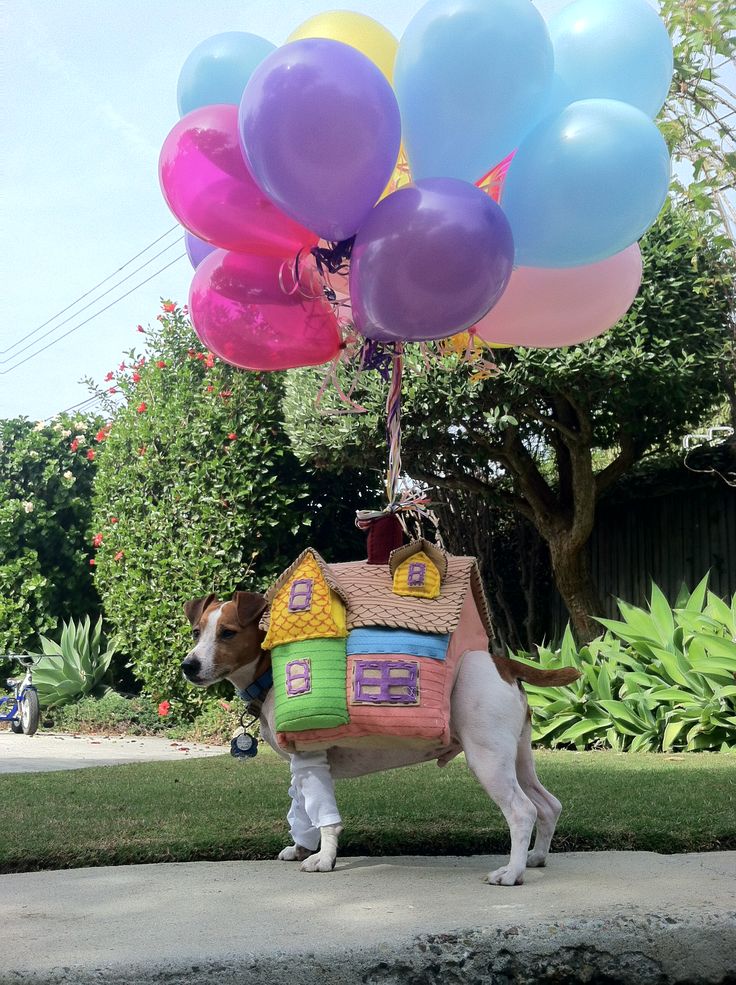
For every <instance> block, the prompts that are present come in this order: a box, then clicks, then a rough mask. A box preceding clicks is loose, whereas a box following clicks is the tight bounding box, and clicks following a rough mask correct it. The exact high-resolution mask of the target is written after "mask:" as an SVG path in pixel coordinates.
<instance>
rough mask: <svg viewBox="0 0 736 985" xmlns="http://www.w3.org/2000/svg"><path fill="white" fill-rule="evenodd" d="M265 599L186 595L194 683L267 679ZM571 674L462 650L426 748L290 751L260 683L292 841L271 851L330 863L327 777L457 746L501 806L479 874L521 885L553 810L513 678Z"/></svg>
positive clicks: (552, 681) (537, 859) (332, 829)
mask: <svg viewBox="0 0 736 985" xmlns="http://www.w3.org/2000/svg"><path fill="white" fill-rule="evenodd" d="M266 608H267V602H266V599H265V598H264V597H263V596H262V595H259V594H257V593H254V592H236V593H235V595H234V596H233V598H232V599H231V600H230V601H226V602H222V601H220V600H218V599H217V598H216V596H215V595H207V596H205V597H202V598H197V599H192V600H191V601H189V602H187V603H186V605H185V606H184V611H185V613H186V616H187V618H188V619H189V622H190V624H191V627H192V636H193V640H194V645H193V647H192V649H191V650H190V652H189V653H188V655H187V657H186V658H185V660H184V661H183V662H182V665H181V667H182V671H183V674H184V676H185V677H186V679H187V680H188V681H189V682H190V683H191V684H194V685H196V686H197V687H209V686H210V685H212V684H215V683H217V682H218V681H222V680H228V681H230V683H231V684H233V685H234V687H235V688H236V689H238V691H240V692H244V691H245V690H246V689H248V688H251V689H252V688H253V686H254V684H255V685H256V686H257V682H258V681H259V680H262V679H263V678H264V675H265V676H266V679H267V675H268V672H269V670H270V666H271V656H270V653H269V652H268V651H267V650H264V649H263V648H262V645H261V644H262V643H263V640H264V638H265V633H264V632H263V630H261V629H259V620H260V618H261V616H262V615H263V613H264V611H265V609H266ZM579 676H580V674H579V672H578V671H577V670H575V669H574V668H570V667H565V668H560V669H559V670H543V669H541V668H536V667H529V666H527V665H525V664H522V663H519V662H518V661H516V660H511V659H508V658H505V657H501V656H498V655H496V654H491V653H489V652H488V651H487V650H477V649H474V650H467V651H465V652H464V653H463V655H462V659H461V662H460V667H459V670H458V674H457V678H456V680H455V684H454V687H453V691H452V698H451V718H450V724H451V735H452V741H451V744H450V745H449V746H444V747H441V748H436V749H430V750H428V751H425V752H421V751H417V750H416V749H408V748H406V747H399V746H397V747H396V748H395V749H392V748H390V747H380V748H378V747H375V748H358V749H356V748H347V747H341V746H340V745H335V746H334V747H331V748H329V749H327V750H326V752H310V753H297V754H294V755H292V756H290V757H289V756H287V754H286V753H285V752H284V750H283V749H281V748H280V746H279V745H278V743H277V742H276V735H275V729H274V701H273V690H272V689H271V690H268V691H267V693H265V694H264V695H263V700H262V702H261V701H258V702H257V704H258V705H260V715H259V717H260V724H261V736H262V738H263V739H265V740H266V741H267V742H268V744H269V745H270V746H271V747H272V748H273V749H274V750H275V751H276V752H277V753H278V754H279V755H280V756H282V758H285V759H290V761H291V770H292V782H291V786H290V789H289V793H290V794H291V798H292V804H291V808H290V810H289V815H288V820H289V824H290V830H291V835H292V840H293V844H291V845H288V846H287V847H286V848H284V849H283V851H281V853H280V854H279V856H278V857H279V859H281V860H283V861H298V862H300V863H301V866H300V867H301V869H302V871H305V872H329V871H331V870H332V869H333V868H334V866H335V860H336V857H337V847H338V838H339V835H340V834H341V832H342V821H341V818H340V814H339V811H338V809H337V805H336V803H335V794H334V784H333V781H334V780H335V779H339V778H344V777H354V776H363V775H365V774H367V773H375V772H380V771H382V770H387V769H395V768H396V767H399V766H409V765H412V764H416V763H421V762H429V761H431V760H436V761H437V764H438V765H439V766H444V765H446V764H447V763H448V762H449V761H450V760H451V759H453V758H454V757H455V756H457V755H458V754H459V753H460V752H464V753H465V758H466V761H467V764H468V766H469V767H470V769H471V771H472V772H473V773H474V774H475V776H476V778H477V779H478V781H479V783H480V784H481V786H482V787H483V789H484V790H485V791H486V793H487V794H488V795H489V797H490V798H491V799H492V800H493V801H494V802H495V803H496V804H497V805H498V807H499V808H500V809H501V811H502V813H503V815H504V817H505V818H506V822H507V823H508V826H509V832H510V835H511V853H510V857H509V860H508V862H507V864H506V865H503V866H501V867H500V868H498V869H495V870H494V871H492V872H489V873H488V875H487V876H486V879H485V881H486V882H488V883H490V884H492V885H499V886H515V885H516V886H518V885H520V884H521V883H522V882H523V881H524V872H525V870H526V869H527V868H531V867H538V866H543V865H544V864H545V863H546V861H547V855H548V853H549V848H550V843H551V841H552V836H553V834H554V831H555V827H556V825H557V820H558V818H559V816H560V811H561V809H562V808H561V804H560V802H559V800H558V799H557V798H556V797H554V796H553V795H552V794H551V793H550V792H549V791H548V790H546V789H545V788H544V787H543V786H542V784H541V783H540V781H539V779H538V777H537V774H536V770H535V768H534V759H533V755H532V748H531V713H530V710H529V705H528V702H527V699H526V695H525V693H524V689H523V686H522V683H521V682H522V681H526V682H528V683H530V684H534V685H540V686H543V687H554V686H560V685H563V684H568V683H570V682H571V681H573V680H575V679H576V678H577V677H579ZM249 696H252V694H251V695H249ZM535 825H536V838H535V841H534V846H533V847H532V848H531V850H530V848H529V845H530V841H531V836H532V832H533V829H534V827H535Z"/></svg>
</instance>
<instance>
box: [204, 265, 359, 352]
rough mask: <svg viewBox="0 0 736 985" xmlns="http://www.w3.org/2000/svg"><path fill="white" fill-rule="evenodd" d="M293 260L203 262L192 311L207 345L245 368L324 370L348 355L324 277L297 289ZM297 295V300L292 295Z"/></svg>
mask: <svg viewBox="0 0 736 985" xmlns="http://www.w3.org/2000/svg"><path fill="white" fill-rule="evenodd" d="M287 266H288V261H284V260H280V259H279V258H278V257H270V256H254V255H253V254H247V253H228V252H226V251H225V250H215V251H214V253H210V255H209V256H208V257H205V259H204V260H203V261H202V262H201V263H200V265H199V266H198V267H197V270H196V272H195V274H194V280H193V281H192V287H191V290H190V293H189V311H190V314H191V318H192V324H193V325H194V329H195V331H196V333H197V335H198V336H199V338H200V339H201V340H202V342H203V343H204V344H205V345H206V346H207V347H208V348H209V349H211V350H212V352H214V353H215V355H217V356H220V358H221V359H224V360H225V361H226V362H228V363H232V365H233V366H239V367H240V368H241V369H252V370H274V369H294V368H295V367H297V366H318V365H320V364H321V363H326V362H329V361H330V360H331V359H334V358H335V356H336V355H337V354H338V352H339V351H340V341H341V339H340V333H339V331H338V327H337V318H336V317H335V314H334V312H333V310H332V307H331V306H330V304H329V303H328V302H327V300H326V299H325V297H324V295H323V293H322V289H321V286H320V283H319V279H318V277H317V274H316V271H315V270H314V269H313V268H309V267H308V266H307V267H305V268H304V270H303V272H301V273H300V283H299V285H294V283H293V278H292V277H291V275H290V273H289V271H288V270H287ZM287 292H289V293H287Z"/></svg>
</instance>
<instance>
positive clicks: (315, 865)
mask: <svg viewBox="0 0 736 985" xmlns="http://www.w3.org/2000/svg"><path fill="white" fill-rule="evenodd" d="M299 868H300V870H301V871H302V872H332V870H333V869H334V868H335V859H334V858H330V857H329V856H327V857H326V858H323V857H322V855H321V853H320V852H317V853H316V854H314V855H310V856H309V858H305V859H304V861H303V862H302V864H301V865H300V866H299Z"/></svg>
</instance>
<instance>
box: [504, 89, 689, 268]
mask: <svg viewBox="0 0 736 985" xmlns="http://www.w3.org/2000/svg"><path fill="white" fill-rule="evenodd" d="M669 179H670V160H669V153H668V151H667V144H666V143H665V140H664V137H663V136H662V134H661V133H660V132H659V130H658V129H657V127H656V126H655V125H654V123H652V121H651V120H650V119H649V117H648V116H646V115H645V114H644V113H642V112H641V110H638V109H635V108H634V107H633V106H629V105H628V104H627V103H620V102H616V101H614V100H612V99H585V100H581V101H580V102H576V103H571V104H570V105H569V106H567V107H566V108H565V109H564V110H563V111H562V112H561V113H559V114H558V115H557V116H551V117H549V118H548V119H546V120H544V121H543V122H542V123H541V124H540V125H539V126H538V127H537V128H536V129H535V130H533V131H532V133H530V134H529V136H528V137H527V138H526V140H524V142H523V143H522V145H521V146H520V147H519V149H518V151H517V152H516V155H515V156H514V159H513V161H512V162H511V166H510V167H509V171H508V174H507V176H506V182H505V184H504V187H503V192H502V193H501V207H502V208H503V210H504V212H505V213H506V217H507V218H508V220H509V223H510V225H511V231H512V233H513V235H514V244H515V247H516V253H515V258H514V262H515V263H516V264H517V265H519V266H524V267H577V266H579V265H581V264H585V263H594V262H595V261H596V260H603V259H605V258H606V257H609V256H612V255H613V254H614V253H619V252H620V251H621V250H624V249H626V247H627V246H630V245H631V244H632V243H634V242H636V240H638V239H639V237H640V236H641V235H642V233H643V232H644V231H645V230H646V229H648V228H649V226H651V224H652V223H653V222H654V220H655V219H656V218H657V215H658V214H659V210H660V209H661V208H662V205H663V204H664V201H665V199H666V197H667V189H668V187H669Z"/></svg>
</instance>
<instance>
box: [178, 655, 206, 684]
mask: <svg viewBox="0 0 736 985" xmlns="http://www.w3.org/2000/svg"><path fill="white" fill-rule="evenodd" d="M181 669H182V671H183V672H184V676H185V677H188V678H189V680H190V681H193V680H194V679H195V678H196V677H199V672H200V670H201V669H202V665H201V664H200V662H199V660H198V659H197V658H196V657H187V658H186V660H184V661H182V665H181Z"/></svg>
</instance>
